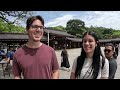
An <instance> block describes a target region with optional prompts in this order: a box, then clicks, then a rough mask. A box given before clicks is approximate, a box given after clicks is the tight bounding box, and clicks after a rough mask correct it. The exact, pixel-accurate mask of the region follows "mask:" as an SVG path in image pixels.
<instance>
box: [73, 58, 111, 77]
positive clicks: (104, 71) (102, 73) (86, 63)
mask: <svg viewBox="0 0 120 90" xmlns="http://www.w3.org/2000/svg"><path fill="white" fill-rule="evenodd" d="M92 61H93V60H92V59H91V58H85V61H84V64H83V67H82V70H81V75H80V77H78V78H79V79H82V78H83V77H84V79H91V75H92V73H91V74H89V72H90V70H91V69H89V68H90V66H91V64H92ZM100 63H101V66H100V70H99V73H98V77H97V79H100V78H101V77H108V76H109V62H108V60H107V59H105V63H104V67H103V69H102V58H101V62H100ZM76 66H77V58H76V59H75V60H74V62H73V66H72V70H71V72H73V73H75V70H76ZM88 69H89V70H88ZM86 72H88V73H86ZM85 74H86V75H85ZM88 75H89V77H88ZM85 76H86V77H85Z"/></svg>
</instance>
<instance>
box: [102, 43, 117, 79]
mask: <svg viewBox="0 0 120 90" xmlns="http://www.w3.org/2000/svg"><path fill="white" fill-rule="evenodd" d="M104 53H105V57H106V58H107V59H108V61H109V79H114V77H115V73H116V70H117V62H116V56H114V55H115V54H114V53H115V52H114V45H113V44H112V43H107V44H106V45H105V49H104Z"/></svg>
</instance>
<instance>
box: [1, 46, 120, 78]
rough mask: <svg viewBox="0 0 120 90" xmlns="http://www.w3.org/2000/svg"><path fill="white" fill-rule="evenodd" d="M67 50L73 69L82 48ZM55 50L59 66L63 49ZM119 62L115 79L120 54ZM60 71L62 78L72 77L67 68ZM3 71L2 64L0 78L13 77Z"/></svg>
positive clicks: (118, 74) (119, 74)
mask: <svg viewBox="0 0 120 90" xmlns="http://www.w3.org/2000/svg"><path fill="white" fill-rule="evenodd" d="M103 49H104V48H102V52H103ZM67 51H68V54H69V62H70V69H71V68H72V64H73V61H74V59H75V58H76V57H77V56H79V55H80V51H81V49H80V48H77V49H68V50H67ZM55 52H56V55H57V59H58V63H59V66H60V63H61V56H60V55H61V50H57V51H55ZM117 64H118V69H117V72H116V75H115V79H120V55H119V56H118V59H117ZM59 71H60V79H69V78H70V72H68V71H65V70H59ZM1 73H2V70H1V66H0V76H1V77H0V79H13V75H12V74H11V76H10V77H9V76H8V75H6V76H5V77H3V76H2V75H1Z"/></svg>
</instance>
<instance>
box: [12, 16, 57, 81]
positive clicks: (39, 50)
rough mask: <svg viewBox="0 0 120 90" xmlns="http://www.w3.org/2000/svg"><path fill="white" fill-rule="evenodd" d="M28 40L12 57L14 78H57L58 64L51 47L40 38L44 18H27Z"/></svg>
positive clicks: (42, 31)
mask: <svg viewBox="0 0 120 90" xmlns="http://www.w3.org/2000/svg"><path fill="white" fill-rule="evenodd" d="M26 31H27V34H28V37H29V40H28V42H27V43H26V45H24V46H23V47H21V48H19V49H18V50H17V51H16V52H15V53H14V57H13V67H12V71H13V75H14V77H15V79H21V74H22V76H23V78H24V79H58V78H59V65H58V61H57V57H56V54H55V51H54V49H53V48H52V47H50V46H47V45H45V44H43V43H42V42H41V41H40V40H41V38H42V37H43V33H44V19H43V18H42V17H41V16H32V17H30V18H28V19H27V22H26Z"/></svg>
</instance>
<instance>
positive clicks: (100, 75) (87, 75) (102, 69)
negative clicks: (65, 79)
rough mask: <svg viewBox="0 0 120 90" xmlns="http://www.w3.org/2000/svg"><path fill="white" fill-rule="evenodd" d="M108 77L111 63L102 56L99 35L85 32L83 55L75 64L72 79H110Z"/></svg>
mask: <svg viewBox="0 0 120 90" xmlns="http://www.w3.org/2000/svg"><path fill="white" fill-rule="evenodd" d="M103 62H104V63H103ZM108 76H109V62H108V60H107V59H105V58H104V57H103V55H102V52H101V48H100V44H99V40H98V37H97V35H96V34H95V33H94V32H92V31H89V32H85V33H84V35H83V38H82V48H81V55H80V56H78V57H77V58H76V59H75V60H74V62H73V66H72V70H71V75H70V79H108Z"/></svg>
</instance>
